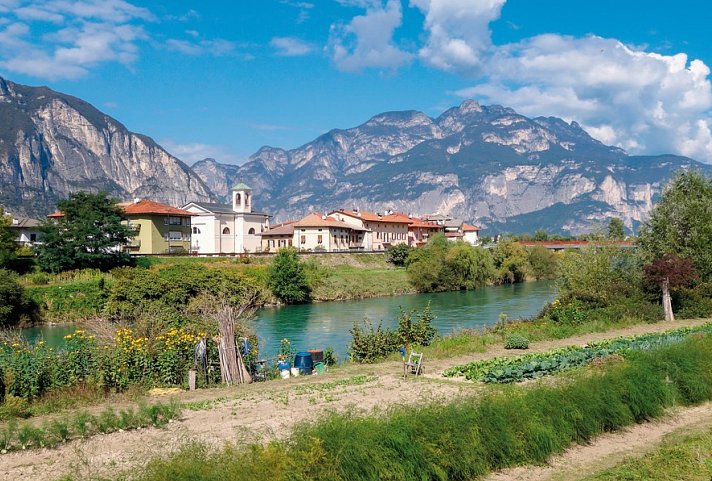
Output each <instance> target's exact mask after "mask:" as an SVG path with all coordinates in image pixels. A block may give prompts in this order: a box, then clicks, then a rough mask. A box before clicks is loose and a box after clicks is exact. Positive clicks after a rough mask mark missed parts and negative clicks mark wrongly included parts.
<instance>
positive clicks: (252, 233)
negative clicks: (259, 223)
mask: <svg viewBox="0 0 712 481" xmlns="http://www.w3.org/2000/svg"><path fill="white" fill-rule="evenodd" d="M247 233H248V234H250V235H255V228H254V227H250V230H248V231H247Z"/></svg>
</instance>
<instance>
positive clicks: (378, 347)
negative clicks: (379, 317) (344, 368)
mask: <svg viewBox="0 0 712 481" xmlns="http://www.w3.org/2000/svg"><path fill="white" fill-rule="evenodd" d="M350 332H351V343H350V344H349V354H350V355H351V358H352V359H353V360H354V361H356V362H363V363H372V362H375V361H377V360H378V359H381V358H383V357H386V356H388V355H389V354H391V353H393V352H395V351H396V349H398V347H399V346H400V340H399V338H398V334H397V333H395V332H393V331H391V330H389V329H383V326H382V323H379V324H378V327H377V328H376V329H375V330H374V328H373V324H372V323H371V321H369V320H368V319H364V320H363V322H362V324H361V325H359V324H357V323H356V322H354V327H353V328H352V329H351V331H350Z"/></svg>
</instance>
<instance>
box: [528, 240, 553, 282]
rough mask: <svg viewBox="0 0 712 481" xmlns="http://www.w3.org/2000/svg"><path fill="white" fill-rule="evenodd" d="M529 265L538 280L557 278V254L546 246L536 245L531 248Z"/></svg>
mask: <svg viewBox="0 0 712 481" xmlns="http://www.w3.org/2000/svg"><path fill="white" fill-rule="evenodd" d="M529 266H530V267H531V273H532V275H533V276H534V278H535V279H536V280H541V279H554V278H556V274H557V268H558V261H557V258H556V254H555V253H554V252H552V251H550V250H549V249H547V248H546V247H544V246H534V247H532V248H531V249H530V250H529Z"/></svg>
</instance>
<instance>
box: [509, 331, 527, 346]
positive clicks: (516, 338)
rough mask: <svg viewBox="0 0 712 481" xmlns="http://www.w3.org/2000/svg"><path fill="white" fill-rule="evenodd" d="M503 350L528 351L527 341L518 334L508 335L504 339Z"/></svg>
mask: <svg viewBox="0 0 712 481" xmlns="http://www.w3.org/2000/svg"><path fill="white" fill-rule="evenodd" d="M504 348H505V349H529V339H527V338H526V337H524V336H522V335H521V334H519V333H516V332H515V333H513V334H508V335H507V337H505V339H504Z"/></svg>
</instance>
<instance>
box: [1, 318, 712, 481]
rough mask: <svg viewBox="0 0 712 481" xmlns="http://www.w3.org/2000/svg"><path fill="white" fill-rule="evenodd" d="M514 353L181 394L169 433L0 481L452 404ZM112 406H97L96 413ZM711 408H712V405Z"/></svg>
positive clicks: (85, 475) (21, 467)
mask: <svg viewBox="0 0 712 481" xmlns="http://www.w3.org/2000/svg"><path fill="white" fill-rule="evenodd" d="M704 322H707V321H702V320H697V321H681V322H675V323H674V324H672V323H658V324H646V325H641V326H634V327H631V328H626V329H619V330H615V331H609V332H606V333H593V334H587V335H581V336H576V337H573V338H568V339H562V340H555V341H545V342H538V343H533V344H532V346H531V348H530V350H529V352H536V351H544V350H547V349H551V348H553V347H561V346H568V345H576V344H586V343H588V342H592V341H595V340H600V339H606V338H610V337H617V336H622V335H635V334H641V333H645V332H656V331H663V330H667V329H671V328H674V327H682V326H690V325H699V324H702V323H704ZM513 354H517V353H512V351H505V350H504V349H502V348H500V347H492V348H491V349H489V350H488V351H487V352H486V353H478V354H472V355H468V356H463V357H460V358H454V359H446V360H437V361H428V360H427V359H425V366H426V376H424V377H421V378H417V379H416V378H412V377H411V378H408V379H403V378H402V376H401V374H402V367H401V364H400V363H398V362H385V363H380V364H376V365H372V366H363V365H350V366H346V367H343V368H340V369H338V370H335V371H334V372H332V373H329V374H328V375H326V376H321V377H312V376H310V377H303V378H296V379H291V380H289V381H281V382H280V381H275V382H268V383H255V384H252V385H249V386H241V387H236V388H223V389H214V390H205V391H198V392H193V393H181V394H180V395H178V396H176V399H177V400H178V401H180V402H192V403H194V404H195V405H196V407H198V408H200V409H199V410H195V411H191V410H185V411H184V413H183V416H182V419H181V420H180V421H177V422H173V423H171V424H169V425H168V426H167V427H166V428H165V429H142V430H138V431H130V432H119V433H112V434H107V435H98V436H95V437H92V438H90V439H88V440H86V441H73V442H70V443H68V444H66V445H64V446H61V447H59V448H57V449H42V450H32V451H21V452H13V453H9V454H5V455H0V481H4V480H8V481H10V480H17V479H22V480H23V481H34V480H37V481H47V480H52V479H57V478H59V477H61V476H64V475H67V474H74V475H75V476H77V477H78V478H80V479H91V478H92V477H96V476H100V475H104V476H109V475H112V474H115V473H116V472H117V471H119V470H123V469H127V468H130V467H134V466H137V465H140V463H141V462H143V461H145V460H147V459H150V458H152V457H154V456H157V455H160V454H166V453H168V452H170V451H171V450H174V449H176V448H178V447H180V446H181V445H183V444H184V443H186V442H187V441H201V442H205V443H208V444H213V445H216V446H218V445H222V444H223V443H225V442H228V441H229V442H250V441H257V442H259V441H264V440H266V439H274V438H275V437H281V436H285V435H287V434H288V433H289V432H291V430H292V429H293V428H294V426H295V425H296V424H298V423H301V422H305V421H310V420H315V419H318V418H319V417H320V416H323V415H324V414H325V413H328V412H331V411H344V410H353V411H356V412H364V413H365V412H378V411H382V410H384V409H387V408H389V407H392V406H396V405H399V404H404V403H407V402H413V401H416V400H417V402H419V403H423V402H444V401H447V400H451V399H453V398H457V397H462V396H466V395H472V394H473V393H477V392H482V391H483V390H484V389H486V388H484V387H482V386H481V385H476V384H473V383H468V382H462V381H456V380H448V379H445V378H443V377H442V376H441V375H440V373H441V372H442V371H443V370H444V369H446V368H448V367H450V366H453V365H456V364H460V363H464V362H468V361H472V360H474V359H484V358H489V357H494V356H499V355H513ZM104 407H105V406H97V407H95V408H93V409H92V411H98V410H101V409H103V408H104ZM707 409H710V410H711V411H712V408H710V407H708V408H707ZM38 421H41V420H38ZM653 429H654V428H653ZM649 437H650V438H651V439H652V438H653V436H649ZM641 439H644V438H641ZM616 449H617V448H616ZM502 479H530V478H528V477H523V478H522V477H520V478H502ZM531 479H534V478H531ZM542 479H545V478H542Z"/></svg>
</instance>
